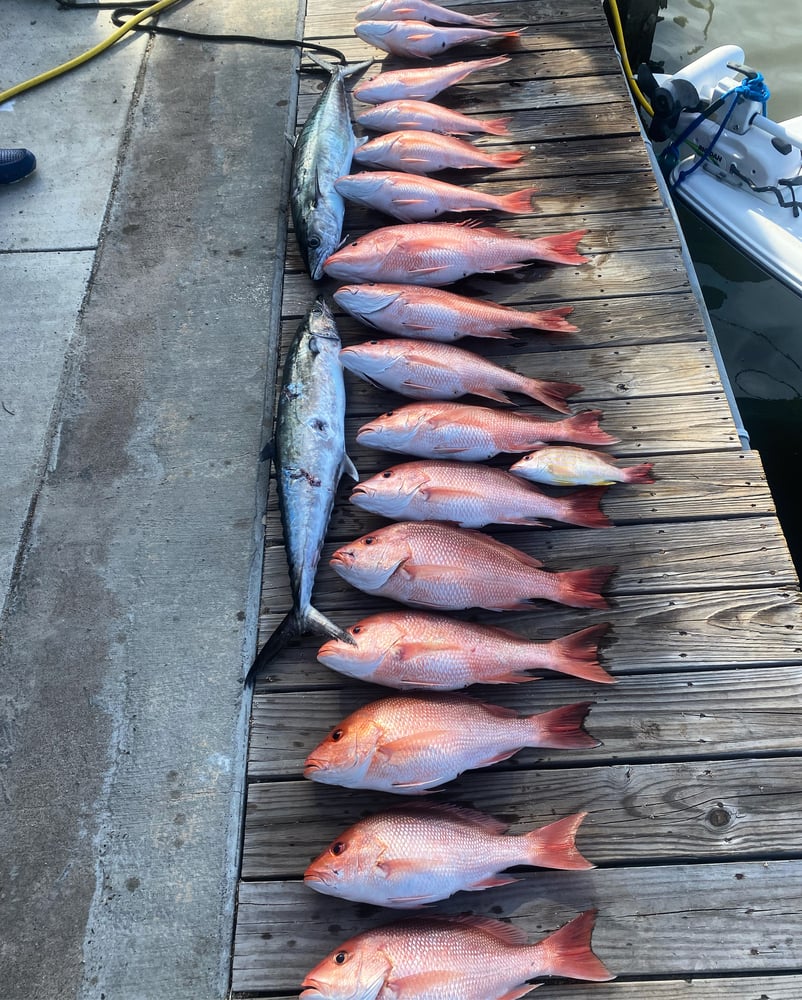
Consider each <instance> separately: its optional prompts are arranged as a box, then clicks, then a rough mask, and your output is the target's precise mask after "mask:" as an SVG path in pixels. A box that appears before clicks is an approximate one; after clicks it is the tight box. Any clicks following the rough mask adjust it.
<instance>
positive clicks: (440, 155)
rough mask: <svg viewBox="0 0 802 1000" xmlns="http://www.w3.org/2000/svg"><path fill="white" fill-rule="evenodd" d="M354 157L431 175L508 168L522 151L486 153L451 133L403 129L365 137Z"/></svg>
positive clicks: (363, 163)
mask: <svg viewBox="0 0 802 1000" xmlns="http://www.w3.org/2000/svg"><path fill="white" fill-rule="evenodd" d="M353 159H354V162H355V163H361V164H362V165H363V166H365V165H367V166H371V167H389V168H390V169H391V170H400V171H405V172H406V173H410V174H433V173H436V172H437V171H439V170H475V169H479V168H485V169H488V170H510V169H511V168H512V167H515V166H517V165H518V164H519V163H520V162H521V160H522V159H523V153H516V152H512V151H504V152H500V153H488V152H486V151H485V150H483V149H480V148H479V147H478V146H474V145H472V144H471V143H470V142H466V141H465V140H464V139H458V138H457V137H456V136H453V135H440V134H439V133H437V132H421V131H419V130H417V129H404V130H402V131H400V132H388V133H387V135H380V136H378V137H377V138H376V139H370V140H368V142H366V143H364V145H362V146H360V147H359V148H358V149H356V150H355V151H354V156H353ZM340 193H341V194H342V193H343V192H342V190H341V191H340ZM527 207H528V206H527Z"/></svg>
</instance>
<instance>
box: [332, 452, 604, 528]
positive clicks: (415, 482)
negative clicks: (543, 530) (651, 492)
mask: <svg viewBox="0 0 802 1000" xmlns="http://www.w3.org/2000/svg"><path fill="white" fill-rule="evenodd" d="M606 489H607V487H606V486H588V487H586V488H585V489H581V490H576V491H575V492H574V493H571V494H567V495H565V496H560V497H552V496H548V494H546V493H543V492H542V491H541V490H539V489H538V488H537V487H536V486H535V485H534V484H533V483H526V482H524V481H523V480H521V479H518V478H516V477H515V476H513V475H510V473H509V472H505V471H504V469H496V468H493V467H492V466H488V465H479V464H475V463H473V462H448V461H445V460H443V459H435V460H434V461H427V460H423V461H419V462H406V463H405V464H403V465H395V466H393V467H392V468H390V469H385V470H384V472H380V473H378V474H377V475H375V476H372V477H371V478H370V479H366V480H364V481H363V482H361V483H359V484H358V485H357V486H355V487H354V488H353V490H352V491H351V497H350V499H351V503H352V504H353V505H354V506H355V507H359V508H360V509H361V510H367V511H370V512H371V513H372V514H379V515H381V517H386V518H389V519H390V520H393V521H448V522H449V523H451V524H456V525H458V526H459V527H461V528H483V527H485V525H488V524H523V525H527V526H528V527H530V528H539V527H544V526H545V522H544V521H543V520H541V519H542V518H544V517H545V518H548V519H549V520H551V521H559V522H562V523H564V524H575V525H578V526H579V527H582V528H608V527H610V525H611V523H612V522H611V521H610V519H609V518H608V517H607V515H606V514H605V513H604V512H603V511H602V510H601V508H600V507H599V501H600V500H601V497H602V495H603V494H604V492H605V491H606Z"/></svg>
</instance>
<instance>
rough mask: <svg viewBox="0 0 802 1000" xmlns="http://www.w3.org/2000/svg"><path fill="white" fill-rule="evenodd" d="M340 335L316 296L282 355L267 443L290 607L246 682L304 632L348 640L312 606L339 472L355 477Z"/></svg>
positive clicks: (323, 305) (319, 298) (356, 477)
mask: <svg viewBox="0 0 802 1000" xmlns="http://www.w3.org/2000/svg"><path fill="white" fill-rule="evenodd" d="M340 347H341V344H340V335H339V333H338V331H337V326H336V324H335V322H334V319H333V317H332V314H331V310H330V309H329V307H328V305H327V303H326V300H325V299H324V298H323V296H318V298H317V299H316V300H315V302H314V304H313V305H312V307H311V309H310V310H309V313H308V314H307V316H306V318H305V320H304V321H303V323H302V324H301V326H300V327H299V328H298V332H297V333H296V335H295V337H294V339H293V341H292V344H291V345H290V349H289V352H288V354H287V360H286V362H285V364H284V372H283V377H282V384H281V393H280V395H279V403H278V414H277V417H276V433H275V437H274V440H273V445H272V449H270V450H272V454H273V461H274V463H275V467H276V481H277V488H278V501H279V509H280V511H281V523H282V526H283V529H284V543H285V545H286V550H287V563H288V565H289V571H290V587H291V589H292V598H293V606H292V610H291V611H290V612H289V614H288V615H287V616H286V618H284V620H283V621H282V622H281V624H280V625H279V626H278V628H277V629H276V630H275V632H274V633H273V634H272V635H271V636H270V638H269V639H268V641H267V642H266V643H265V645H264V646H263V647H262V649H261V651H260V652H259V655H258V656H257V657H256V659H255V660H254V662H253V665H252V666H251V668H250V670H249V672H248V678H249V679H250V678H251V677H252V676H253V675H254V674H255V673H256V672H257V671H258V670H259V669H260V668H261V667H262V666H264V664H266V663H268V662H269V661H270V660H271V659H272V658H273V657H274V656H275V655H276V654H277V653H278V652H279V651H280V650H281V649H282V648H283V647H284V646H285V645H286V644H287V642H289V641H290V640H291V639H293V638H295V637H297V636H299V635H303V634H304V633H305V632H316V633H318V634H320V635H325V636H329V637H336V638H339V639H344V640H345V641H346V642H352V641H353V640H352V639H351V637H350V636H349V635H348V633H346V632H344V631H343V630H342V629H340V628H338V626H337V625H335V624H334V623H333V622H331V621H329V619H328V618H326V617H325V615H323V614H321V613H320V612H319V611H318V610H317V609H316V608H314V607H312V603H311V598H312V587H313V586H314V582H315V574H316V572H317V565H318V561H319V560H320V551H321V549H322V547H323V540H324V538H325V536H326V531H327V529H328V524H329V518H330V517H331V511H332V507H333V506H334V497H335V494H336V491H337V485H338V483H339V481H340V477H341V476H342V474H343V472H347V473H348V474H349V475H350V476H351V477H352V478H353V479H354V480H358V479H359V474H358V473H357V471H356V468H355V467H354V464H353V462H352V461H351V459H350V458H349V457H348V455H347V454H346V451H345V384H344V379H343V370H342V366H341V364H340V360H339V352H340Z"/></svg>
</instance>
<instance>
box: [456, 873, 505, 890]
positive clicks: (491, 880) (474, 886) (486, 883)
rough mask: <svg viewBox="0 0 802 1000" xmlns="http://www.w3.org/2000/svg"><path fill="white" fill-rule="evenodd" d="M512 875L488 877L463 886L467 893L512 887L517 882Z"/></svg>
mask: <svg viewBox="0 0 802 1000" xmlns="http://www.w3.org/2000/svg"><path fill="white" fill-rule="evenodd" d="M518 881H519V879H517V878H516V877H515V876H514V875H488V877H487V878H482V879H479V880H478V881H477V882H471V884H470V885H466V886H464V888H465V889H467V890H468V891H469V892H473V891H475V890H478V889H495V888H496V886H499V885H512V883H513V882H518Z"/></svg>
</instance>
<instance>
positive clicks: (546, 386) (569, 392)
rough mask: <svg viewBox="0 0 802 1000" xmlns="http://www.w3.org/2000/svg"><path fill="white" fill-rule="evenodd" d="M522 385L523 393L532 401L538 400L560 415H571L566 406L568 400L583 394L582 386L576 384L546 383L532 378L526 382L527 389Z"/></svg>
mask: <svg viewBox="0 0 802 1000" xmlns="http://www.w3.org/2000/svg"><path fill="white" fill-rule="evenodd" d="M523 386H524V384H522V388H521V391H522V392H525V393H526V395H527V396H531V398H532V399H537V400H538V401H539V402H541V403H543V405H544V406H548V407H549V408H550V409H552V410H557V412H558V413H570V412H571V410H570V408H569V407H568V405H567V404H566V402H565V401H566V399H567V398H568V397H569V396H573V395H574V393H577V392H581V391H582V386H581V385H577V384H576V383H575V382H544V381H543V380H542V379H539V378H530V379H526V381H525V386H526V387H525V388H524V387H523Z"/></svg>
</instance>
